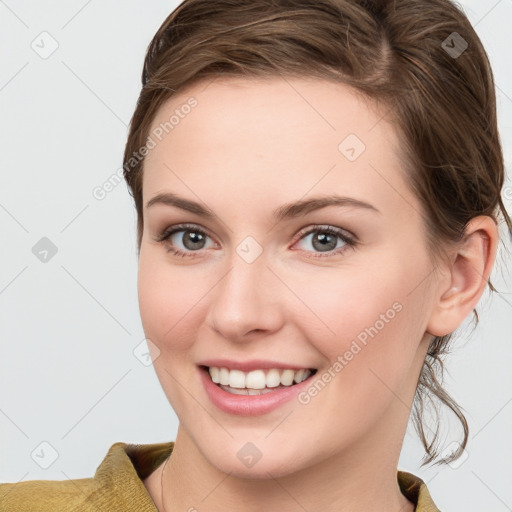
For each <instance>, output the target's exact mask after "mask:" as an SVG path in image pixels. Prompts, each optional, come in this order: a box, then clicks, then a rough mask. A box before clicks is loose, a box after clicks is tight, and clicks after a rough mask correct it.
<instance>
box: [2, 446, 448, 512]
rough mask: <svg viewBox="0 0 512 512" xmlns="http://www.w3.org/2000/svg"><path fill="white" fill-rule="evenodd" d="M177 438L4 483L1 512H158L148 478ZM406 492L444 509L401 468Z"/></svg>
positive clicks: (117, 449)
mask: <svg viewBox="0 0 512 512" xmlns="http://www.w3.org/2000/svg"><path fill="white" fill-rule="evenodd" d="M173 447H174V442H167V443H155V444H128V443H123V442H118V443H114V444H113V445H112V446H111V447H110V448H109V450H108V453H107V455H106V456H105V458H104V459H103V461H102V462H101V464H100V465H99V466H98V468H97V469H96V473H95V474H94V477H92V478H79V479H75V480H28V481H24V482H18V483H3V484H0V510H1V511H2V512H99V511H101V512H112V511H123V512H130V511H133V512H158V509H157V508H156V506H155V503H154V502H153V500H152V499H151V496H150V495H149V493H148V492H147V490H146V487H145V486H144V483H143V481H142V480H144V479H145V478H146V477H147V476H149V475H150V474H151V473H152V472H153V471H154V470H155V469H156V468H157V467H158V466H159V465H160V464H162V463H163V462H164V461H165V459H166V458H167V457H168V456H169V455H170V454H171V452H172V449H173ZM397 478H398V483H399V486H400V489H401V491H402V494H403V495H404V496H405V497H406V498H407V499H409V500H410V501H412V502H413V503H414V504H415V505H416V508H415V511H416V512H440V511H439V509H438V508H437V507H436V505H435V504H434V502H433V501H432V498H431V497H430V494H429V492H428V489H427V486H426V485H425V483H424V482H423V480H421V479H420V478H418V477H416V476H414V475H412V474H411V473H406V472H405V471H398V473H397Z"/></svg>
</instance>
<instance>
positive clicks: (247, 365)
mask: <svg viewBox="0 0 512 512" xmlns="http://www.w3.org/2000/svg"><path fill="white" fill-rule="evenodd" d="M197 364H198V365H199V366H208V367H210V366H216V367H217V368H228V369H230V370H241V371H243V372H250V371H252V370H259V369H261V370H265V369H271V368H279V369H281V368H283V369H290V370H302V369H304V368H306V369H314V368H312V367H311V366H308V365H296V364H290V363H281V362H279V361H269V360H268V359H267V360H264V359H252V360H251V361H233V360H231V359H205V360H203V361H200V362H199V363H197Z"/></svg>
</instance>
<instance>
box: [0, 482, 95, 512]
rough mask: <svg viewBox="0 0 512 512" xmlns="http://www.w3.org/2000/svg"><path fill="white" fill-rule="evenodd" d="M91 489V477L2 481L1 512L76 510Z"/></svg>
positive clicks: (93, 484)
mask: <svg viewBox="0 0 512 512" xmlns="http://www.w3.org/2000/svg"><path fill="white" fill-rule="evenodd" d="M94 488H95V482H94V479H92V478H81V479H77V480H62V481H61V480H28V481H25V482H18V483H4V484H0V504H1V506H0V509H1V510H2V512H18V511H19V512H22V511H23V512H43V511H44V512H48V511H50V510H51V511H52V512H61V511H62V512H64V511H70V510H73V511H79V510H81V506H82V505H83V504H84V502H85V501H86V500H87V499H88V498H89V497H90V496H91V494H92V493H94Z"/></svg>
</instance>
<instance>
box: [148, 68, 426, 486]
mask: <svg viewBox="0 0 512 512" xmlns="http://www.w3.org/2000/svg"><path fill="white" fill-rule="evenodd" d="M185 105H188V106H185ZM165 123H167V124H165ZM166 131H167V132H168V134H166ZM162 134H163V136H162ZM150 137H151V138H152V142H149V144H148V146H149V147H152V146H154V147H152V149H151V150H150V152H149V154H148V156H147V157H146V161H145V170H144V180H143V201H144V234H143V238H142V244H141V249H140V264H139V274H138V291H139V301H140V311H141V318H142V323H143V326H144V331H145V335H146V337H147V338H148V339H149V340H151V342H150V347H151V348H152V352H153V357H154V358H155V359H154V366H155V369H156V372H157V375H158V378H159V379H160V382H161V384H162V387H163V389H164V391H165V393H166V395H167V397H168V399H169V402H170V403H171V405H172V407H173V409H174V410H175V412H176V414H177V416H178V418H179V421H180V430H181V431H182V433H181V434H180V435H182V434H183V435H184V436H187V438H188V439H189V440H190V441H192V442H193V443H194V444H195V446H196V447H197V449H198V452H197V453H200V454H201V457H204V458H205V459H206V460H207V461H208V462H209V463H210V464H211V465H213V466H215V467H217V468H218V469H221V470H222V471H225V472H228V473H231V474H232V475H233V476H235V475H240V476H246V477H253V478H268V473H270V474H272V475H273V476H282V475H286V474H289V473H291V472H293V471H298V470H301V469H306V468H308V467H311V466H312V465H313V464H316V463H319V462H322V461H327V460H328V459H330V458H332V456H333V455H334V456H335V455H337V454H339V455H343V456H344V457H345V459H344V460H347V461H352V462H354V463H357V462H356V461H360V460H361V458H362V457H365V456H366V455H365V454H368V453H370V454H371V456H372V458H373V459H372V460H373V463H375V461H376V460H378V458H379V456H380V455H383V454H384V453H386V452H387V453H389V451H390V450H392V451H393V450H394V451H395V452H396V456H397V457H398V452H399V446H400V445H401V441H402V436H403V434H404V432H403V430H404V429H405V425H406V423H407V418H408V416H409V407H410V404H411V400H412V398H413V395H414V391H415V387H416V382H417V378H418V375H419V371H420V368H421V365H422V362H423V359H424V356H425V352H426V349H427V345H428V341H429V340H430V338H431V336H430V335H429V334H428V333H426V331H427V329H428V322H429V316H430V313H431V311H432V309H433V303H434V302H433V298H432V295H433V294H432V292H431V290H432V289H433V288H432V284H433V279H434V276H435V275H436V274H435V273H433V269H434V266H433V264H432V262H431V260H430V258H429V255H428V252H427V248H426V238H425V231H424V220H423V218H422V216H421V214H420V211H421V206H420V204H419V201H418V199H417V198H416V197H415V196H414V195H413V194H412V192H411V191H410V190H409V189H408V187H407V185H406V182H405V181H404V178H403V174H402V173H403V167H402V166H403V162H402V161H401V160H400V158H399V156H398V154H399V151H400V140H399V139H398V137H397V135H396V133H395V131H394V130H393V127H392V126H391V125H390V124H388V123H387V122H386V121H385V119H384V112H378V111H376V110H374V109H373V108H370V105H369V104H368V103H365V102H364V101H363V100H361V99H360V98H359V97H358V96H356V95H354V93H353V92H351V90H350V89H349V88H348V87H346V86H344V85H340V84H334V83H329V82H326V81H321V80H310V81H306V80H299V79H293V80H292V79H287V80H286V81H285V80H281V79H269V80H266V81H249V80H243V79H233V78H231V79H225V80H220V79H217V80H215V81H213V82H211V83H208V82H206V81H205V82H201V83H198V84H195V85H194V86H193V87H192V88H189V89H188V90H186V91H184V92H181V93H180V94H179V95H176V96H175V97H173V98H171V100H170V101H169V102H167V103H166V104H165V105H164V106H163V107H162V108H161V109H160V111H159V112H158V114H157V117H156V119H155V120H154V123H153V126H152V130H151V132H150ZM159 139H161V140H159ZM159 194H172V195H173V197H174V198H175V199H176V201H178V200H179V201H182V203H181V205H182V206H183V205H184V204H186V205H189V206H191V205H195V206H194V207H190V208H184V207H179V205H178V204H177V203H176V202H174V204H171V203H172V201H168V202H167V204H165V203H164V202H154V204H152V205H151V206H149V207H146V205H147V203H148V201H150V200H151V199H153V198H155V197H156V196H157V195H159ZM335 197H337V198H349V199H347V200H342V199H340V200H339V203H338V204H334V203H333V204H330V205H327V206H325V204H324V206H323V207H319V206H322V203H321V201H322V200H324V199H333V198H335ZM313 200H316V201H319V202H316V203H315V202H311V203H310V201H313ZM179 201H178V203H179ZM303 203H304V205H303V206H302V207H299V206H291V205H294V204H296V205H301V204H303ZM362 203H364V204H362ZM203 210H206V211H208V212H210V213H211V215H210V216H207V215H205V214H204V212H203ZM181 224H186V226H184V227H183V226H181V227H177V226H178V225H181ZM327 228H329V229H330V230H331V231H330V232H329V231H328V232H326V231H325V230H326V229H327ZM171 229H176V232H175V233H174V234H171V235H170V237H168V238H167V240H165V241H160V242H159V241H157V239H158V237H160V236H161V235H162V233H164V232H166V231H167V232H169V231H170V230H171ZM214 359H224V360H228V361H235V362H252V361H255V360H264V361H270V363H269V366H270V367H273V368H276V369H282V368H285V367H286V366H291V367H294V368H304V369H316V370H317V372H316V374H314V375H313V376H312V377H311V378H310V379H309V380H307V381H304V382H303V383H302V384H301V385H300V386H299V385H297V387H295V386H293V391H292V392H291V393H290V390H288V392H287V393H288V394H287V395H286V396H287V399H286V400H284V401H282V402H281V403H280V404H279V405H278V406H277V407H274V408H273V409H271V410H268V409H264V410H262V409H257V406H256V405H251V403H252V404H256V402H257V401H261V398H262V397H253V396H248V397H245V398H244V397H242V398H240V397H239V395H236V394H230V393H229V392H228V391H223V390H221V389H219V388H218V387H217V389H216V390H215V391H216V393H215V396H216V397H217V399H216V400H215V399H214V400H213V401H212V399H211V398H210V395H209V393H208V392H207V390H206V389H207V387H208V386H210V387H211V386H213V384H212V383H211V382H210V384H209V385H208V384H207V385H206V387H205V379H204V376H205V375H207V373H206V372H205V373H203V370H202V369H201V365H207V366H211V364H207V363H211V360H214ZM219 365H220V363H219ZM223 366H227V367H229V363H225V364H224V365H223ZM255 368H268V366H264V365H262V364H259V363H256V365H255ZM258 373H259V372H258ZM274 373H275V372H274ZM299 391H300V392H299ZM271 395H272V394H271V393H269V394H267V395H263V398H265V396H266V397H267V398H268V397H270V396H271ZM228 399H231V402H233V401H237V400H238V401H239V402H240V401H241V400H245V404H246V405H245V409H243V407H244V406H241V407H242V409H241V410H240V411H238V413H236V412H235V411H234V410H232V409H229V408H228V406H227V405H226V404H227V400H228ZM249 400H253V402H251V403H249V405H247V401H249ZM260 405H261V403H260ZM263 406H265V402H264V401H263ZM248 443H249V444H248ZM251 443H252V444H251ZM251 457H252V458H251ZM383 457H384V455H383ZM249 460H252V461H253V462H248V461H249ZM330 460H332V459H330ZM254 461H256V462H254ZM367 462H368V461H366V463H367Z"/></svg>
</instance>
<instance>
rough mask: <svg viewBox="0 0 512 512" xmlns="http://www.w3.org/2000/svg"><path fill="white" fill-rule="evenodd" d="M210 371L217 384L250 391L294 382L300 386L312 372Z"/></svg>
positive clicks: (272, 370)
mask: <svg viewBox="0 0 512 512" xmlns="http://www.w3.org/2000/svg"><path fill="white" fill-rule="evenodd" d="M208 371H209V373H210V376H211V378H212V381H213V382H215V384H221V385H222V386H230V387H231V388H238V389H244V388H245V389H249V390H260V389H265V388H277V387H278V386H291V385H292V384H293V382H296V383H297V384H298V383H299V382H302V381H303V380H306V379H307V378H308V377H309V376H310V375H311V370H309V369H305V368H303V369H301V370H297V371H295V370H291V369H289V368H287V369H286V370H279V369H277V368H272V369H270V370H253V371H250V372H242V371H241V370H229V369H228V368H224V367H222V368H218V367H216V366H211V367H210V368H209V369H208ZM244 394H246V393H244ZM249 394H252V393H249ZM256 394H259V393H256Z"/></svg>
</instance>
